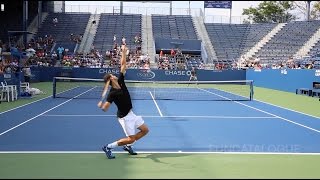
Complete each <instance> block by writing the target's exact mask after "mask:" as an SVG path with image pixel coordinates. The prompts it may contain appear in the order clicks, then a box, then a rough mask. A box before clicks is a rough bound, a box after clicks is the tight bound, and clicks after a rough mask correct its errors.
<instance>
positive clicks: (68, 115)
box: [42, 114, 278, 119]
mask: <svg viewBox="0 0 320 180" xmlns="http://www.w3.org/2000/svg"><path fill="white" fill-rule="evenodd" d="M42 116H52V117H116V115H109V114H107V115H96V114H92V115H88V114H74V115H73V114H44V115H42ZM141 116H142V117H151V118H153V117H154V118H208V119H210V118H212V119H278V118H277V117H274V116H256V117H255V116H251V117H250V116H249V117H248V116H148V115H146V116H144V115H141Z"/></svg>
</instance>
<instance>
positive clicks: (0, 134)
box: [0, 88, 93, 136]
mask: <svg viewBox="0 0 320 180" xmlns="http://www.w3.org/2000/svg"><path fill="white" fill-rule="evenodd" d="M92 89H93V88H91V89H89V90H87V91H85V92H83V93H81V94H79V95H77V96H75V97H73V98H76V97H78V96H81V95H82V94H85V93H87V92H88V91H91V90H92ZM73 98H72V99H73ZM72 99H69V100H67V101H65V102H63V103H60V104H59V105H57V106H55V107H53V108H51V109H49V110H47V111H44V112H43V113H41V114H38V115H37V116H35V117H33V118H30V119H28V120H26V121H24V122H22V123H20V124H18V125H16V126H14V127H12V128H10V129H8V130H6V131H4V132H2V133H0V136H2V135H4V134H6V133H7V132H9V131H11V130H13V129H15V128H17V127H19V126H21V125H23V124H25V123H27V122H29V121H31V120H33V119H35V118H37V117H39V116H41V115H43V114H45V113H47V112H49V111H51V110H53V109H55V108H57V107H59V106H61V105H63V104H65V103H67V102H69V101H71V100H72Z"/></svg>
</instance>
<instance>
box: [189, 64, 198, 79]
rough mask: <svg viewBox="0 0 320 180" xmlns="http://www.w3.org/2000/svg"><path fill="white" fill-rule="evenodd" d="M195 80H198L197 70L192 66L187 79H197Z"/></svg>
mask: <svg viewBox="0 0 320 180" xmlns="http://www.w3.org/2000/svg"><path fill="white" fill-rule="evenodd" d="M197 80H198V78H197V72H196V70H195V68H194V67H192V69H191V75H190V79H189V81H197Z"/></svg>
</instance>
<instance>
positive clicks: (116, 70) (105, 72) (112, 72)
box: [99, 69, 120, 74]
mask: <svg viewBox="0 0 320 180" xmlns="http://www.w3.org/2000/svg"><path fill="white" fill-rule="evenodd" d="M99 73H100V74H107V73H111V74H120V70H119V69H99Z"/></svg>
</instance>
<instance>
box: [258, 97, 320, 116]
mask: <svg viewBox="0 0 320 180" xmlns="http://www.w3.org/2000/svg"><path fill="white" fill-rule="evenodd" d="M255 101H258V102H261V103H265V104H268V105H271V106H275V107H278V108H282V109H285V110H289V111H292V112H295V113H299V114H303V115H306V116H310V117H313V118H317V119H320V117H317V116H314V115H311V114H306V113H303V112H299V111H296V110H293V109H288V108H285V107H282V106H278V105H274V104H271V103H267V102H264V101H260V100H257V99H255Z"/></svg>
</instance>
